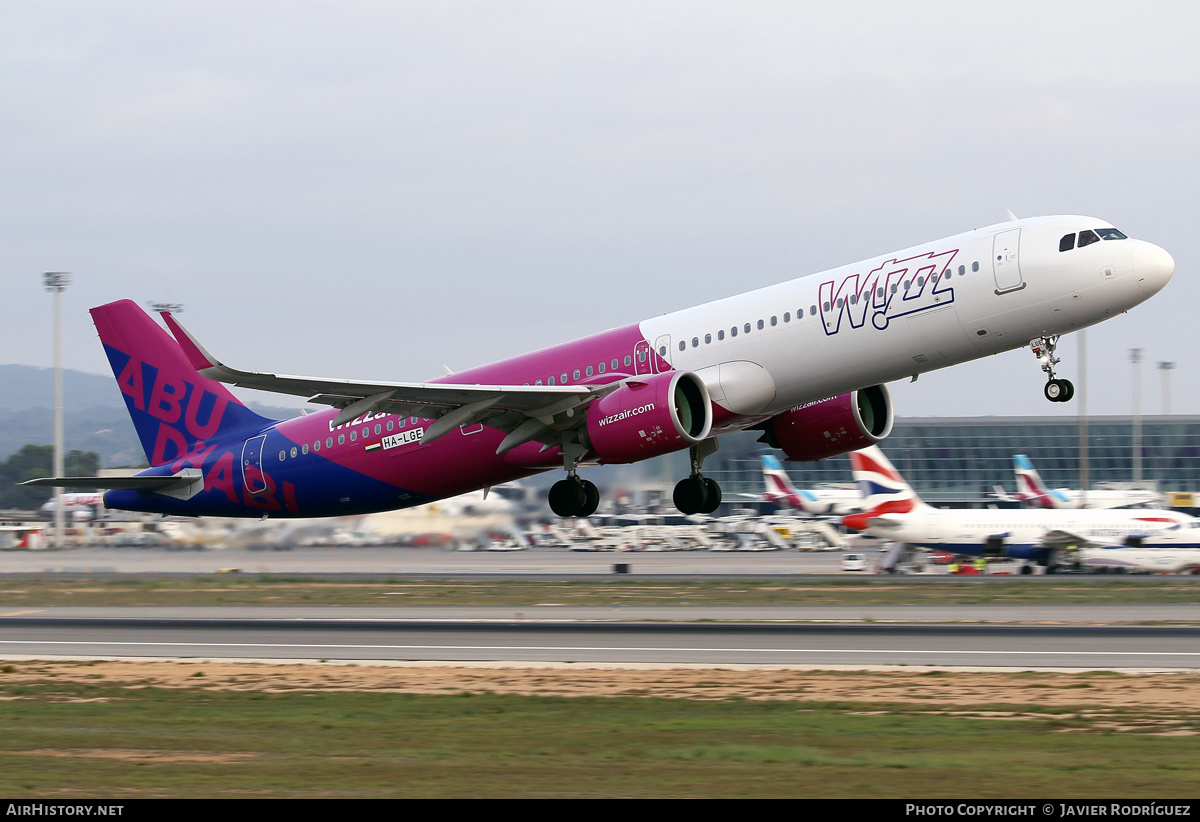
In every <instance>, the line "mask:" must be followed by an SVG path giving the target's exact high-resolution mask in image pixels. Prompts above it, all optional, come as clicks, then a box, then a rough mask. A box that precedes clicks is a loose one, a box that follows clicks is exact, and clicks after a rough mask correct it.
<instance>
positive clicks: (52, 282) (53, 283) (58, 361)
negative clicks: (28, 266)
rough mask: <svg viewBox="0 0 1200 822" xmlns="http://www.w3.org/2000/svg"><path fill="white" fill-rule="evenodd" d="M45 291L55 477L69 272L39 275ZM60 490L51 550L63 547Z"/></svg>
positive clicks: (60, 468)
mask: <svg viewBox="0 0 1200 822" xmlns="http://www.w3.org/2000/svg"><path fill="white" fill-rule="evenodd" d="M42 283H43V284H44V285H45V286H46V290H47V291H49V292H51V293H52V294H53V295H54V476H56V477H61V476H62V475H63V473H64V471H63V386H62V310H61V309H62V306H61V302H62V293H63V292H64V291H66V290H67V286H68V285H70V284H71V273H70V272H69V271H47V272H46V273H45V274H43V275H42ZM62 494H63V489H62V488H55V489H54V547H55V548H62V547H63V498H62Z"/></svg>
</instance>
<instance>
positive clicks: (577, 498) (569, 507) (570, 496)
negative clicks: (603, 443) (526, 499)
mask: <svg viewBox="0 0 1200 822" xmlns="http://www.w3.org/2000/svg"><path fill="white" fill-rule="evenodd" d="M584 453H585V449H584V448H583V447H582V446H580V445H579V444H578V443H563V467H564V468H566V469H567V478H566V479H564V480H559V481H558V482H556V483H554V484H553V485H551V486H550V497H549V500H548V501H549V503H550V510H551V511H553V512H554V513H556V514H558V515H559V516H560V517H590V516H591V515H592V514H594V513H596V509H597V508H598V507H599V506H600V489H599V488H597V487H596V484H595V483H594V482H590V481H588V480H585V479H580V478H579V476H578V475H577V474H576V473H575V471H576V469H577V468H578V466H579V460H581V459H583V455H584Z"/></svg>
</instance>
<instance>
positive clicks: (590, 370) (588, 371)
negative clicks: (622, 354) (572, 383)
mask: <svg viewBox="0 0 1200 822" xmlns="http://www.w3.org/2000/svg"><path fill="white" fill-rule="evenodd" d="M600 367H601V368H603V367H604V366H600ZM587 376H589V377H590V376H592V367H591V366H590V365H589V366H588V367H587Z"/></svg>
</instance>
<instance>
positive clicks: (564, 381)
mask: <svg viewBox="0 0 1200 822" xmlns="http://www.w3.org/2000/svg"><path fill="white" fill-rule="evenodd" d="M560 376H561V379H559V384H561V385H566V384H567V372H565V371H564V372H563V373H562V374H561V375H560Z"/></svg>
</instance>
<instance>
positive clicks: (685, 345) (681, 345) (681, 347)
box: [663, 340, 687, 356]
mask: <svg viewBox="0 0 1200 822" xmlns="http://www.w3.org/2000/svg"><path fill="white" fill-rule="evenodd" d="M685 348H687V343H685V342H684V341H683V340H680V341H679V350H680V351H682V350H683V349H685ZM666 353H667V349H666V348H664V349H663V356H666Z"/></svg>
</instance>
